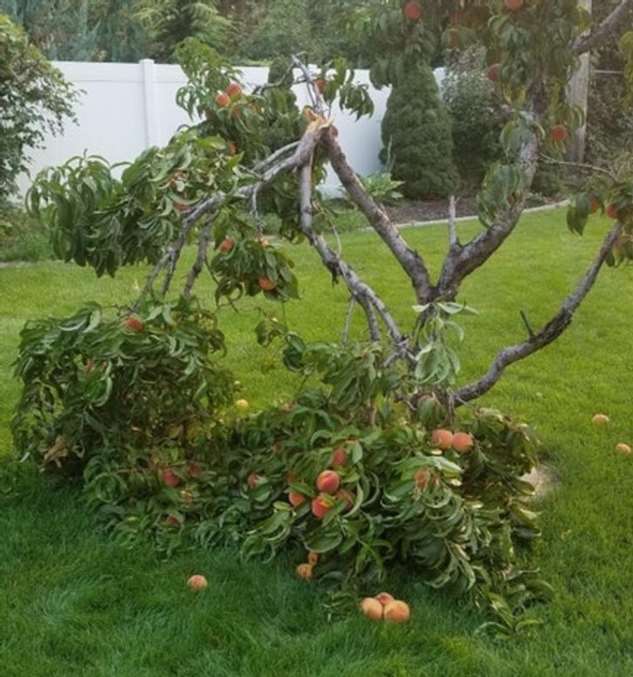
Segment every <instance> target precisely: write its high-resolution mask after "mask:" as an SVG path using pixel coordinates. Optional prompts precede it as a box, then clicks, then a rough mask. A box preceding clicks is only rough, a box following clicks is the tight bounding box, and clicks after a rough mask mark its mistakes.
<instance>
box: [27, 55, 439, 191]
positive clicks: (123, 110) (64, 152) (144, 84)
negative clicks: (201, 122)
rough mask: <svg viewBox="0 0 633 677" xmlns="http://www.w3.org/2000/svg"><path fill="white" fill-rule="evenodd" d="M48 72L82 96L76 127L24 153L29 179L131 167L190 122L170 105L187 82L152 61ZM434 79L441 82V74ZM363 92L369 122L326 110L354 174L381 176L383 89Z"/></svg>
mask: <svg viewBox="0 0 633 677" xmlns="http://www.w3.org/2000/svg"><path fill="white" fill-rule="evenodd" d="M54 65H55V66H56V67H57V68H58V69H59V70H60V71H61V72H62V73H63V74H64V76H65V77H66V79H67V80H69V81H70V82H72V83H73V84H74V85H75V86H76V87H77V88H79V89H80V90H83V92H82V94H81V96H80V99H79V103H78V105H77V109H76V114H77V119H78V124H76V125H74V124H71V123H68V124H67V125H66V129H65V131H64V134H63V136H58V137H54V136H50V137H47V138H46V139H45V142H44V145H43V148H41V149H37V150H35V151H32V152H31V157H32V162H31V164H30V174H31V177H34V176H35V174H36V173H37V172H38V171H39V170H40V169H42V168H44V167H49V166H55V165H59V164H62V163H63V162H65V161H66V160H68V159H69V158H70V157H72V156H74V155H81V154H83V153H84V152H87V153H88V154H90V155H101V156H102V157H104V158H106V159H107V160H108V161H109V162H111V163H115V162H126V161H131V160H133V159H134V158H135V157H136V156H137V155H139V154H140V153H141V152H142V151H143V150H145V149H146V148H149V147H150V146H154V145H164V144H166V143H167V142H168V141H169V139H170V137H171V136H172V135H173V134H174V132H175V131H176V130H177V129H178V127H179V126H181V125H185V124H189V123H191V120H190V119H189V117H188V115H187V113H185V111H183V110H182V109H181V108H179V107H178V105H177V104H176V92H177V91H178V89H179V88H180V87H181V86H182V85H184V84H185V83H186V77H185V75H184V73H183V71H182V70H181V68H180V66H172V65H163V64H155V63H154V62H153V61H152V60H151V59H144V60H143V61H141V62H140V63H138V64H121V63H82V62H66V61H59V62H54ZM241 71H242V74H243V77H244V82H245V84H246V85H247V86H250V87H253V86H255V85H258V84H262V83H264V82H265V81H266V79H267V76H268V69H267V68H262V67H245V68H242V69H241ZM437 76H438V80H441V76H442V74H440V73H438V74H437ZM356 80H357V82H360V83H369V74H368V72H367V71H357V74H356ZM370 88H371V96H372V99H373V101H374V104H375V107H376V110H375V113H374V115H373V116H372V117H371V118H367V117H365V118H361V119H360V120H359V121H358V122H357V121H356V119H355V117H354V116H353V115H349V114H347V113H344V112H341V111H340V110H339V109H338V108H337V107H336V106H335V108H334V110H333V117H334V119H335V124H336V126H337V127H338V129H339V131H340V136H339V139H340V141H341V144H342V146H343V149H344V150H345V152H346V153H347V155H348V158H349V160H350V163H351V164H352V166H353V167H354V169H355V170H356V171H357V172H358V173H359V174H361V175H367V174H371V173H373V172H376V171H379V170H380V169H381V164H380V160H379V158H378V154H379V152H380V149H381V137H380V124H381V121H382V118H383V115H384V111H385V107H386V103H387V97H388V96H389V90H388V89H383V90H376V89H374V88H373V87H371V85H370ZM295 91H296V94H297V98H298V104H299V105H300V106H303V105H304V104H305V103H307V101H308V98H307V92H306V89H305V86H298V87H297V88H296V90H295ZM29 185H30V178H29V177H28V176H23V177H21V179H20V189H21V191H22V192H23V193H24V192H25V191H26V190H27V189H28V187H29ZM326 187H327V189H328V190H329V191H331V192H334V191H335V190H336V188H337V187H338V181H337V179H336V177H335V176H332V175H331V174H330V175H329V177H328V180H327V183H326Z"/></svg>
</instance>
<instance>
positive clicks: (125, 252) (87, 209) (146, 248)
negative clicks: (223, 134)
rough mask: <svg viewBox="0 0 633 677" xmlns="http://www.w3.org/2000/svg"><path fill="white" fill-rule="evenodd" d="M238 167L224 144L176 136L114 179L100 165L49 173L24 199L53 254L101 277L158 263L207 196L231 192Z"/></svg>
mask: <svg viewBox="0 0 633 677" xmlns="http://www.w3.org/2000/svg"><path fill="white" fill-rule="evenodd" d="M235 164H236V161H235V160H234V159H232V158H230V157H229V155H228V154H227V152H226V144H225V142H224V141H223V140H222V139H221V138H219V137H200V136H199V135H197V134H196V132H195V130H186V131H183V132H181V133H179V134H178V135H177V136H176V137H174V139H173V140H172V142H171V143H170V144H169V145H168V146H167V147H166V148H164V149H162V150H161V149H158V148H151V149H149V150H147V151H145V152H144V153H143V154H142V155H141V156H140V157H138V158H137V159H136V160H135V161H134V162H133V163H132V164H130V165H128V166H127V167H126V168H125V170H124V171H123V173H122V175H121V178H120V179H118V178H116V175H115V170H116V166H114V167H113V166H111V165H110V164H109V163H108V162H107V161H106V160H104V159H103V158H100V157H94V156H92V157H75V158H71V159H70V160H68V162H66V163H65V164H64V165H62V166H61V167H56V168H49V169H45V170H43V171H42V172H40V174H39V175H38V177H37V180H36V181H35V182H34V183H33V185H32V186H31V189H30V190H29V193H28V195H27V201H26V202H27V207H28V209H29V212H30V213H31V214H32V215H33V216H34V217H35V218H37V219H39V220H40V221H41V222H42V223H44V224H46V225H47V226H48V227H49V229H50V233H51V239H52V243H53V248H54V251H55V254H56V255H57V256H58V257H60V258H62V259H63V260H65V261H74V262H75V263H77V264H78V265H80V266H86V265H89V266H91V267H92V268H94V270H95V271H96V273H97V275H99V276H101V275H103V274H104V273H108V274H110V275H114V274H115V272H116V271H117V270H118V268H120V267H121V266H125V265H132V264H135V263H138V262H140V261H148V262H150V263H155V262H156V261H157V260H158V259H159V258H160V256H161V255H162V253H163V250H164V248H165V246H166V245H167V244H168V243H169V242H171V241H172V240H173V239H174V238H175V236H176V234H177V233H178V232H179V230H180V222H181V218H182V212H183V211H186V210H187V209H188V208H189V206H190V205H191V204H193V203H195V202H197V201H198V200H199V199H200V198H201V197H202V196H204V195H206V194H207V193H208V192H210V191H218V190H222V189H224V188H230V187H232V186H231V183H229V182H230V181H232V178H231V177H232V173H233V168H234V166H235Z"/></svg>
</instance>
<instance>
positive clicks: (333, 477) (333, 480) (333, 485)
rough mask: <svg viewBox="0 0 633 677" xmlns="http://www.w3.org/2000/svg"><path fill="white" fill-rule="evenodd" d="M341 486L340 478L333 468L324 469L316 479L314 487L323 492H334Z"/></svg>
mask: <svg viewBox="0 0 633 677" xmlns="http://www.w3.org/2000/svg"><path fill="white" fill-rule="evenodd" d="M340 486H341V478H340V476H339V474H338V473H337V472H334V470H324V471H323V472H322V473H321V474H320V475H319V476H318V477H317V481H316V488H317V489H318V490H319V491H321V492H323V493H324V494H335V493H336V492H337V491H338V489H339V487H340Z"/></svg>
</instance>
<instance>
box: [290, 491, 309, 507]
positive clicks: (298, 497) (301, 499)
mask: <svg viewBox="0 0 633 677" xmlns="http://www.w3.org/2000/svg"><path fill="white" fill-rule="evenodd" d="M305 501H306V497H305V496H304V495H303V494H300V493H299V492H298V491H291V492H289V493H288V503H290V505H291V506H292V507H293V508H298V507H299V506H300V505H303V504H304V503H305Z"/></svg>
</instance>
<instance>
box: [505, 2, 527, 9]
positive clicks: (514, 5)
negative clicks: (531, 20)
mask: <svg viewBox="0 0 633 677" xmlns="http://www.w3.org/2000/svg"><path fill="white" fill-rule="evenodd" d="M504 4H505V6H506V9H508V10H510V11H511V12H518V11H519V10H520V9H522V8H523V5H524V4H525V2H524V0H504Z"/></svg>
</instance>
